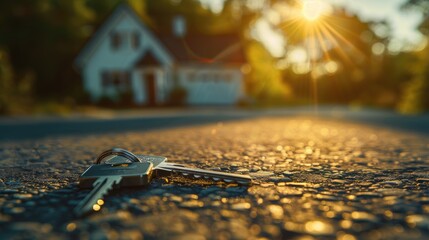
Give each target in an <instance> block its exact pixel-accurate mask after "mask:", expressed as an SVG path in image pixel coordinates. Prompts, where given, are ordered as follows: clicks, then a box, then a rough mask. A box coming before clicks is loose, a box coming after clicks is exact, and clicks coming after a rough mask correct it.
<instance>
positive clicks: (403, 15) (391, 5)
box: [325, 0, 422, 44]
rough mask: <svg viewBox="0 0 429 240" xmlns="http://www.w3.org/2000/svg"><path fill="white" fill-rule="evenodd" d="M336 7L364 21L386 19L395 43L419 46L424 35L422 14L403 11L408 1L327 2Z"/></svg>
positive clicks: (349, 0)
mask: <svg viewBox="0 0 429 240" xmlns="http://www.w3.org/2000/svg"><path fill="white" fill-rule="evenodd" d="M325 1H327V2H330V3H331V4H334V5H339V6H344V7H345V8H346V9H347V10H349V11H351V12H355V13H357V14H358V16H359V17H361V18H362V19H363V20H380V19H386V20H387V21H388V22H389V23H390V25H391V27H392V31H393V38H394V39H395V41H400V42H410V43H413V44H418V43H419V42H420V41H421V40H422V35H421V34H420V33H419V32H418V31H417V26H418V24H419V23H420V21H421V20H422V16H421V14H419V13H418V12H415V11H401V10H400V7H401V5H402V4H403V3H404V2H405V1H406V0H325Z"/></svg>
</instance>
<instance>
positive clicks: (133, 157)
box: [95, 148, 141, 164]
mask: <svg viewBox="0 0 429 240" xmlns="http://www.w3.org/2000/svg"><path fill="white" fill-rule="evenodd" d="M110 155H116V156H121V157H124V158H126V159H128V160H130V161H131V162H141V160H140V158H138V157H137V156H136V155H134V154H133V153H132V152H130V151H127V150H125V149H122V148H111V149H109V150H106V151H104V152H102V153H101V154H100V155H98V157H97V159H95V164H100V163H101V160H103V159H104V158H106V157H108V156H110Z"/></svg>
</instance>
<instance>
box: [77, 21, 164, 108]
mask: <svg viewBox="0 0 429 240" xmlns="http://www.w3.org/2000/svg"><path fill="white" fill-rule="evenodd" d="M113 33H118V34H119V36H120V38H121V44H120V46H119V47H118V48H117V49H114V48H112V44H111V38H110V36H111V34H113ZM135 33H138V34H139V35H140V37H139V44H137V45H138V48H134V47H133V46H132V39H131V38H132V37H133V36H132V34H135ZM149 51H151V52H152V53H153V55H154V56H155V57H156V58H157V59H158V60H159V61H160V62H161V63H163V64H165V65H166V66H169V65H171V63H172V59H171V57H170V56H169V54H168V53H167V52H166V50H165V49H164V48H163V47H162V46H160V45H159V43H158V42H157V40H156V39H155V38H154V37H153V35H152V34H151V33H150V32H149V31H148V30H147V29H146V28H145V27H143V26H142V24H141V23H139V22H137V21H136V20H135V19H134V18H133V17H131V16H130V15H129V14H125V12H124V13H123V14H120V15H118V16H117V19H116V20H115V21H112V25H111V26H110V28H108V29H107V30H106V32H105V33H104V36H102V37H101V39H100V41H99V43H98V44H97V45H96V48H95V49H92V50H91V52H92V54H91V55H90V56H89V57H88V60H87V61H86V65H85V66H84V68H83V71H82V72H83V77H84V86H85V90H86V91H88V92H89V93H90V94H91V96H92V98H93V100H98V99H100V98H101V97H102V96H103V95H104V94H106V93H105V92H104V90H103V87H102V83H101V81H102V79H101V75H102V73H103V72H104V71H127V72H129V73H130V74H131V75H130V76H131V87H132V88H133V92H134V93H135V100H136V101H137V102H141V101H142V93H141V92H140V91H143V88H141V87H139V86H141V85H142V84H141V83H138V81H141V79H140V80H139V78H138V76H137V75H135V74H133V70H134V65H135V62H136V61H137V60H138V59H140V58H141V57H142V56H143V55H144V54H145V53H147V52H149ZM134 86H135V87H136V88H134Z"/></svg>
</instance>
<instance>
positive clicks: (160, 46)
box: [75, 5, 245, 105]
mask: <svg viewBox="0 0 429 240" xmlns="http://www.w3.org/2000/svg"><path fill="white" fill-rule="evenodd" d="M171 29H172V30H171V31H170V32H169V33H165V32H164V33H162V32H158V31H156V30H155V29H151V28H149V27H148V26H147V25H146V24H145V23H144V22H143V21H142V20H141V19H140V18H139V16H138V15H137V14H136V13H135V12H134V11H133V10H132V9H131V8H130V7H128V6H127V5H121V6H119V7H118V8H117V9H116V10H115V11H114V12H113V13H112V14H111V15H110V16H109V17H108V18H107V19H106V20H105V22H104V23H103V24H102V25H101V26H100V27H99V28H98V30H97V31H96V32H95V34H94V35H93V36H92V37H91V39H90V40H89V41H88V42H87V43H86V44H85V46H84V48H83V49H82V50H81V52H80V53H79V55H78V57H77V58H76V60H75V65H76V66H77V67H78V68H79V70H80V72H81V76H82V78H83V83H84V88H85V91H87V92H88V93H89V95H90V96H91V99H92V100H93V101H94V102H97V101H99V100H101V99H103V98H110V99H113V100H118V99H119V100H120V98H121V97H124V96H125V95H127V94H128V96H129V95H131V96H132V99H133V101H134V102H135V103H136V104H139V105H163V104H166V103H169V102H171V101H176V100H177V101H179V100H180V99H179V98H180V96H183V99H182V100H183V101H184V103H186V104H190V105H198V104H224V105H225V104H234V103H236V102H237V101H239V100H240V99H241V98H242V97H244V88H243V74H242V72H241V70H240V69H242V66H243V64H245V58H244V52H243V48H242V46H241V44H240V39H239V38H238V36H236V35H204V34H199V33H191V32H187V28H186V20H185V19H184V18H183V17H182V16H177V17H175V18H174V19H173V21H172V28H171ZM180 93H182V94H180ZM183 93H184V94H183Z"/></svg>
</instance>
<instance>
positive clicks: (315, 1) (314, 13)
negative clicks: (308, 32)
mask: <svg viewBox="0 0 429 240" xmlns="http://www.w3.org/2000/svg"><path fill="white" fill-rule="evenodd" d="M322 14H323V5H322V3H321V2H320V0H305V1H304V2H303V4H302V15H303V17H304V18H305V19H306V20H308V21H316V20H317V19H319V18H320V16H321V15H322Z"/></svg>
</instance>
